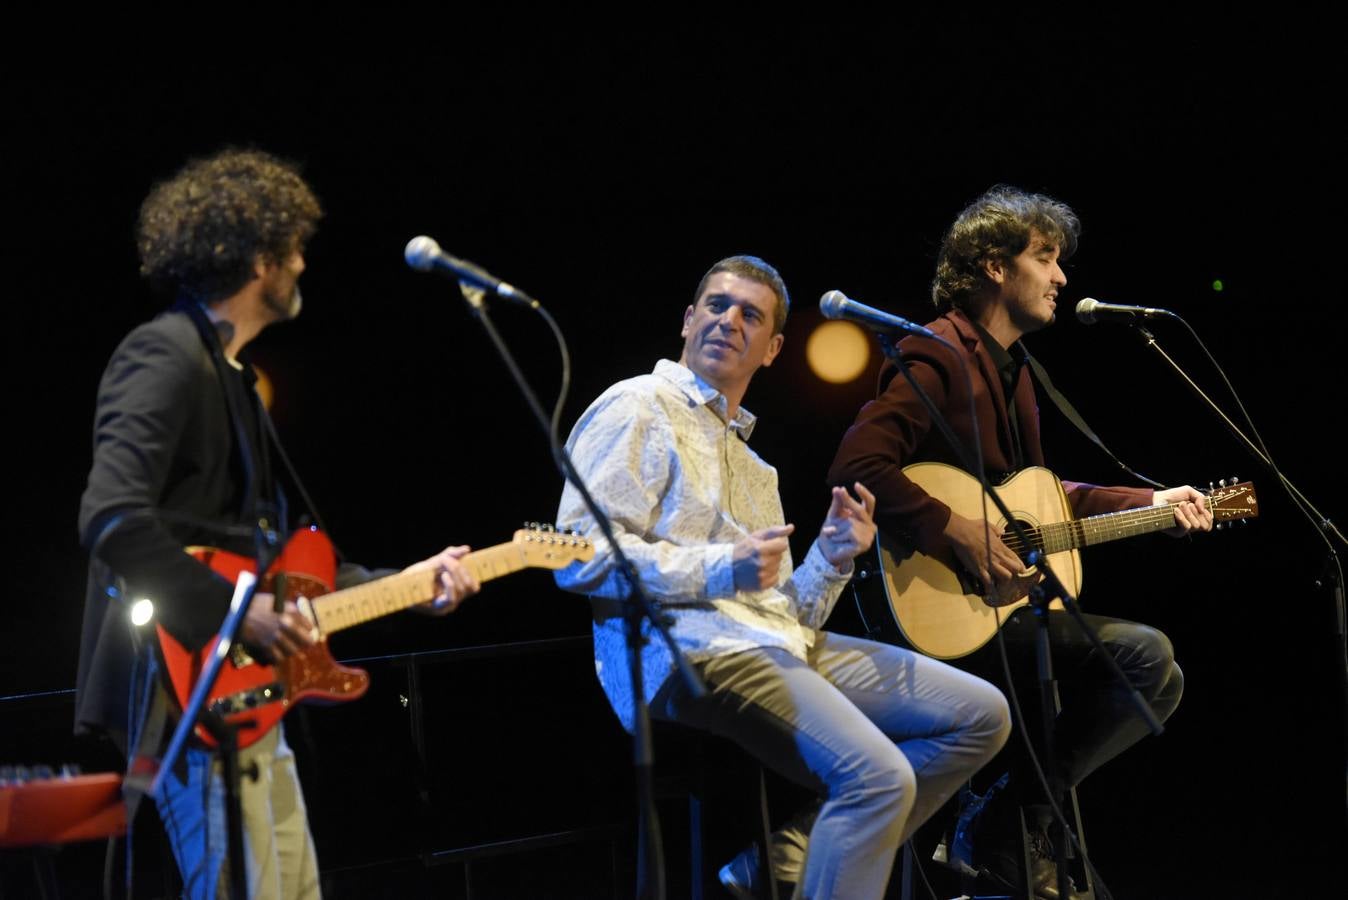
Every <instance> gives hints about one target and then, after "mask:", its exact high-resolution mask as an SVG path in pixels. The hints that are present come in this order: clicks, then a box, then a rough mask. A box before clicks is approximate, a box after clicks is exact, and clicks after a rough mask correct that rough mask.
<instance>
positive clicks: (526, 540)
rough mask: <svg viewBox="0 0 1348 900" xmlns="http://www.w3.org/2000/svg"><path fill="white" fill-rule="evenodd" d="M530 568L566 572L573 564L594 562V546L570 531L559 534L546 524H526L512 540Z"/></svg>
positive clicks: (559, 532)
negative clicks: (563, 570)
mask: <svg viewBox="0 0 1348 900" xmlns="http://www.w3.org/2000/svg"><path fill="white" fill-rule="evenodd" d="M511 542H512V543H513V544H514V545H515V546H516V547H517V548H519V550H520V552H521V553H523V554H524V558H525V559H526V560H527V561H528V563H529V565H531V566H537V567H540V568H544V569H565V568H566V567H567V566H569V565H571V564H572V563H573V562H588V561H589V560H591V559H594V544H592V543H591V542H590V541H589V540H588V539H587V538H584V537H581V536H580V535H579V534H576V533H574V532H569V531H558V530H557V529H556V528H554V527H553V526H552V525H550V524H548V523H546V522H525V523H524V527H523V528H521V529H520V530H519V531H516V532H515V536H514V538H513V539H512V541H511Z"/></svg>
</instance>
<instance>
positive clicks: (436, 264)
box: [403, 234, 538, 307]
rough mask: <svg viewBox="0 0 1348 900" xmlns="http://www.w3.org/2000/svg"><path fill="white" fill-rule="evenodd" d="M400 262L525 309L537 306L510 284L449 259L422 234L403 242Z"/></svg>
mask: <svg viewBox="0 0 1348 900" xmlns="http://www.w3.org/2000/svg"><path fill="white" fill-rule="evenodd" d="M403 258H404V259H406V260H407V264H408V265H409V266H411V267H412V268H413V269H416V270H417V271H418V272H434V271H436V270H439V271H441V272H445V273H447V274H449V275H451V276H453V277H454V278H456V279H458V280H459V281H460V282H462V283H463V284H466V285H468V286H469V287H475V288H480V289H482V290H484V291H486V292H488V293H490V294H495V295H496V296H498V297H504V298H505V299H506V300H514V301H515V302H517V303H523V304H525V305H527V306H535V307H536V306H538V301H537V300H535V299H534V298H533V297H530V296H529V295H528V294H526V293H524V291H521V290H520V289H519V288H517V287H515V286H514V285H513V284H508V283H506V282H504V281H502V280H501V279H499V278H497V277H496V276H495V275H493V274H491V273H490V272H488V271H487V270H486V269H483V268H482V267H481V266H476V265H473V264H472V263H470V262H469V261H468V260H466V259H459V258H458V257H456V256H450V255H449V254H448V253H446V252H445V251H444V250H441V249H440V245H439V244H438V243H437V242H436V240H435V238H433V237H427V236H426V235H424V234H422V235H418V236H417V237H414V238H412V240H410V241H408V242H407V249H406V250H404V251H403Z"/></svg>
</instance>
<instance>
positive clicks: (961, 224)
mask: <svg viewBox="0 0 1348 900" xmlns="http://www.w3.org/2000/svg"><path fill="white" fill-rule="evenodd" d="M1036 232H1037V233H1038V234H1040V235H1042V236H1043V237H1044V238H1045V239H1047V240H1048V241H1050V242H1052V243H1054V244H1056V245H1057V247H1058V253H1059V259H1064V260H1065V259H1067V258H1068V257H1069V256H1071V255H1072V254H1073V253H1074V252H1076V249H1077V238H1078V236H1079V235H1080V234H1081V221H1080V220H1079V219H1078V218H1077V214H1076V213H1074V212H1072V208H1071V207H1069V206H1068V205H1067V204H1066V203H1061V202H1059V201H1057V200H1054V199H1053V198H1052V197H1046V196H1044V195H1043V194H1028V193H1026V192H1024V191H1022V190H1019V189H1017V188H1013V187H1009V186H1007V185H1004V184H999V185H997V186H995V187H993V188H991V189H990V190H988V192H987V193H985V194H984V195H983V196H981V197H979V198H978V199H977V200H975V201H974V202H973V203H970V204H969V205H968V206H966V207H965V208H964V210H963V211H962V212H961V213H960V214H959V215H958V216H956V217H955V222H954V224H952V225H951V226H950V230H949V231H947V232H946V234H945V239H944V240H942V241H941V252H940V254H939V255H938V256H937V258H936V277H935V278H934V279H932V283H931V299H932V302H933V303H935V304H936V306H937V308H938V309H945V308H947V307H951V306H953V307H955V308H957V309H967V304H968V302H969V300H970V299H972V298H974V297H976V296H977V295H978V293H979V292H980V291H981V290H982V289H983V288H984V287H985V286H986V285H987V283H988V277H987V274H986V273H985V272H984V271H983V263H984V262H986V261H988V260H990V259H999V260H1001V261H1002V262H1003V263H1007V264H1009V263H1010V262H1011V260H1012V259H1014V258H1015V257H1016V256H1018V255H1019V254H1020V253H1022V252H1023V251H1024V250H1025V248H1026V247H1028V246H1030V239H1031V237H1032V236H1033V235H1034V233H1036Z"/></svg>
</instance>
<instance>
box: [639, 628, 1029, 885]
mask: <svg viewBox="0 0 1348 900" xmlns="http://www.w3.org/2000/svg"><path fill="white" fill-rule="evenodd" d="M699 668H700V670H701V672H702V675H703V677H704V678H705V679H706V681H707V687H708V693H707V696H706V697H704V698H703V699H702V700H693V699H692V698H691V697H690V696H689V695H688V693H687V691H686V690H685V689H684V687H683V684H682V682H681V681H680V680H679V679H678V677H677V676H675V677H672V678H670V680H669V681H668V682H667V683H666V684H665V686H664V687H663V688H662V689H661V691H660V693H659V694H658V695H657V697H656V699H655V703H654V704H653V705H652V709H651V713H652V714H653V715H655V716H657V717H660V718H665V719H669V720H671V721H675V722H679V723H681V724H684V725H689V726H692V727H695V728H700V729H703V730H706V731H709V732H712V733H714V734H718V735H721V736H723V737H727V738H729V739H731V740H733V741H735V742H736V743H738V744H739V745H740V746H742V747H743V748H744V749H746V750H747V751H748V752H749V753H751V754H752V755H754V756H755V757H757V758H758V759H760V760H762V761H763V763H765V764H766V765H768V766H770V767H772V768H773V769H774V770H776V771H777V772H779V773H781V774H782V775H784V776H785V777H787V778H789V779H791V780H792V781H795V782H796V783H798V784H801V785H804V786H806V787H808V788H810V789H812V790H814V791H816V792H817V793H818V794H819V795H820V797H821V802H820V804H819V805H817V806H814V807H812V808H810V809H807V810H805V811H803V812H802V813H801V814H800V815H798V816H796V817H795V818H793V819H792V820H791V822H790V823H788V824H787V825H786V826H785V827H783V828H782V829H780V830H779V831H777V832H776V833H775V834H774V835H773V847H772V861H773V870H774V875H775V876H776V877H777V878H779V879H781V880H785V881H795V882H796V883H797V886H796V893H795V896H796V897H801V898H812V900H823V898H829V897H837V898H846V900H865V898H869V897H881V896H883V894H884V891H885V886H886V884H887V883H888V882H889V876H890V871H891V869H892V868H893V865H894V857H895V854H896V852H897V850H898V848H899V847H900V845H902V843H903V842H904V841H906V840H907V839H908V838H909V836H910V835H912V833H913V832H914V831H915V830H917V828H918V826H920V825H921V824H922V823H923V822H925V821H926V820H927V818H928V817H930V816H931V815H932V814H933V813H934V812H936V810H938V809H939V808H940V807H941V806H942V804H944V803H945V802H946V800H948V799H949V798H950V797H951V796H952V795H953V794H954V793H955V791H956V790H958V789H959V787H960V785H962V784H963V783H964V782H965V781H967V780H968V778H969V776H970V775H972V774H973V773H974V772H976V771H977V770H978V769H979V768H981V767H982V766H983V765H984V764H985V763H987V762H988V760H990V759H991V758H992V757H993V756H994V755H995V754H996V753H997V751H998V750H999V749H1001V747H1002V745H1003V744H1005V743H1006V739H1007V736H1008V735H1009V734H1010V731H1011V719H1010V713H1009V712H1008V709H1007V704H1006V699H1005V698H1004V697H1003V696H1002V694H1001V692H1000V691H999V690H997V688H995V687H993V686H992V685H991V684H989V683H988V682H986V681H984V680H982V679H981V678H977V677H975V676H973V675H970V674H968V673H966V672H961V671H959V670H958V669H955V668H953V667H951V666H948V665H946V664H945V663H941V662H938V661H936V660H933V659H929V658H927V657H925V656H922V655H920V654H917V653H913V652H911V651H909V650H905V649H903V648H901V647H895V646H892V645H890V644H881V643H875V642H872V641H866V640H862V639H859V638H852V637H845V636H842V635H836V634H829V633H827V632H820V633H818V635H817V640H816V642H815V646H814V647H813V649H812V650H811V651H810V653H809V654H808V659H807V660H805V661H801V660H799V659H796V658H795V657H793V656H792V655H791V654H789V653H787V652H786V651H784V650H779V649H775V648H759V649H756V650H749V651H745V652H742V653H733V654H729V655H726V656H721V657H716V658H713V659H711V660H709V661H706V662H703V663H701V664H700V665H699Z"/></svg>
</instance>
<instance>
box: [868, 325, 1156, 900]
mask: <svg viewBox="0 0 1348 900" xmlns="http://www.w3.org/2000/svg"><path fill="white" fill-rule="evenodd" d="M878 337H879V340H880V348H881V352H883V353H884V354H885V356H886V357H887V358H888V359H889V360H890V361H891V362H892V363H894V365H895V367H896V368H897V369H898V370H899V372H900V373H902V375H903V377H904V379H905V380H906V381H907V382H908V385H909V386H910V387H911V388H912V389H913V391H914V393H916V394H917V396H918V399H920V400H921V401H922V405H923V406H924V407H926V410H927V413H928V414H929V415H930V416H931V419H932V422H934V423H935V424H936V427H937V428H938V429H939V430H940V432H941V434H942V436H943V437H944V438H945V439H946V441H947V442H948V443H949V444H950V446H951V448H952V449H953V450H954V451H955V452H956V453H957V454H958V455H959V456H960V459H961V461H962V462H963V463H964V468H965V471H967V472H970V473H971V474H973V475H974V477H975V478H977V479H978V482H979V484H981V485H982V487H983V492H984V494H986V495H987V497H988V498H989V499H990V500H992V503H993V505H994V506H996V507H997V511H998V512H1000V513H1001V514H1002V517H1003V519H1005V521H1006V526H1007V527H1008V528H1010V529H1011V531H1012V532H1014V533H1015V535H1016V537H1017V538H1018V539H1019V540H1020V543H1021V546H1022V547H1031V546H1033V544H1031V542H1030V540H1029V536H1028V535H1027V534H1026V533H1025V530H1024V528H1023V526H1022V525H1021V523H1020V521H1019V520H1017V519H1016V517H1015V516H1014V515H1013V514H1012V513H1011V510H1010V509H1009V508H1008V507H1007V505H1006V503H1005V502H1004V501H1003V500H1002V498H1001V495H1000V494H998V493H997V490H996V488H994V487H993V486H992V484H991V483H990V482H989V481H988V480H987V476H986V475H984V474H983V465H982V455H981V448H979V455H978V456H977V457H975V456H974V455H973V453H972V452H971V451H970V449H969V448H968V447H966V446H965V445H964V443H963V441H961V440H960V439H959V436H958V435H956V434H955V432H954V429H952V428H951V427H950V423H949V422H948V421H947V420H946V418H945V416H943V415H942V414H941V411H940V410H938V409H937V408H936V404H935V403H934V402H932V399H931V397H929V396H928V395H927V392H926V391H924V390H923V389H922V386H921V385H920V384H918V383H917V379H916V378H914V377H913V375H912V372H910V371H909V369H908V366H907V364H906V363H904V361H903V357H902V354H901V353H900V351H899V347H898V343H897V342H896V341H894V340H893V339H892V335H890V334H880V335H878ZM936 340H941V339H940V338H939V337H938V338H936ZM941 342H942V343H945V341H941ZM946 346H949V344H946ZM951 349H953V348H951ZM965 378H966V379H967V378H969V374H968V371H967V367H966V371H965ZM1025 562H1026V564H1027V565H1032V566H1036V567H1038V569H1039V571H1040V572H1041V573H1042V575H1043V578H1042V579H1041V581H1040V582H1039V583H1037V584H1036V585H1035V586H1034V587H1033V588H1031V589H1030V599H1031V608H1032V609H1033V611H1034V615H1035V620H1036V622H1037V626H1038V627H1037V628H1036V632H1035V635H1036V636H1035V662H1036V669H1037V673H1038V683H1039V701H1040V705H1041V715H1042V718H1043V729H1044V751H1043V756H1044V758H1045V762H1046V763H1047V767H1046V768H1047V770H1048V774H1047V775H1046V774H1045V767H1041V765H1040V763H1039V761H1038V759H1037V758H1036V754H1035V752H1034V750H1033V748H1032V747H1030V746H1029V743H1028V741H1029V738H1028V736H1026V748H1027V750H1029V754H1030V759H1031V762H1033V763H1034V768H1035V773H1036V775H1038V777H1039V780H1040V782H1041V784H1042V786H1043V788H1044V793H1045V795H1046V796H1047V798H1048V802H1049V806H1050V807H1051V808H1052V810H1053V814H1054V817H1055V819H1056V821H1057V825H1058V828H1059V829H1060V830H1061V833H1062V835H1063V836H1064V837H1065V838H1067V840H1060V841H1058V842H1057V843H1056V845H1055V848H1054V850H1055V855H1056V860H1055V861H1056V863H1057V867H1058V896H1060V897H1068V896H1071V895H1070V894H1069V893H1068V883H1067V879H1068V873H1067V866H1066V861H1067V845H1068V842H1069V841H1070V842H1071V843H1073V844H1078V841H1077V839H1076V836H1075V835H1073V834H1072V830H1071V828H1070V827H1069V826H1068V824H1067V818H1066V816H1065V815H1064V814H1063V811H1062V809H1063V807H1062V798H1063V795H1064V791H1063V790H1062V789H1060V786H1061V785H1062V778H1061V773H1059V772H1058V770H1057V760H1056V758H1055V754H1054V752H1053V722H1054V720H1055V719H1056V718H1057V713H1058V710H1057V703H1056V702H1055V697H1054V691H1053V660H1052V653H1051V641H1050V637H1049V632H1048V612H1049V609H1048V607H1049V603H1051V602H1052V601H1053V599H1055V598H1057V599H1060V600H1062V602H1063V607H1064V608H1065V609H1066V610H1067V611H1068V613H1069V614H1070V615H1071V616H1072V621H1073V622H1075V623H1076V625H1077V627H1078V628H1079V629H1080V630H1081V632H1082V633H1083V634H1085V635H1086V637H1087V638H1088V639H1089V640H1090V642H1091V643H1092V644H1093V645H1094V646H1095V648H1096V650H1097V651H1099V653H1100V656H1101V657H1102V658H1103V659H1105V660H1106V664H1107V665H1108V666H1109V668H1110V672H1111V673H1112V675H1113V677H1114V679H1115V680H1116V681H1118V682H1119V683H1120V684H1121V685H1123V686H1124V687H1125V688H1126V690H1127V692H1128V696H1129V698H1130V700H1131V702H1132V704H1133V707H1134V709H1135V710H1136V712H1137V714H1138V716H1140V717H1141V718H1142V720H1143V721H1144V722H1146V723H1147V727H1148V728H1149V729H1151V732H1152V734H1156V735H1159V734H1161V732H1162V731H1164V730H1165V729H1164V726H1162V724H1161V722H1160V721H1159V720H1158V719H1157V718H1156V714H1155V713H1154V712H1152V709H1151V707H1150V706H1149V705H1148V704H1147V701H1146V700H1145V699H1144V698H1143V697H1142V694H1141V693H1140V692H1139V691H1138V690H1137V689H1136V688H1135V687H1133V685H1132V683H1131V682H1130V681H1129V680H1128V677H1127V676H1126V675H1125V674H1124V672H1123V669H1121V668H1120V667H1119V663H1118V660H1116V659H1114V656H1113V654H1111V653H1109V652H1108V651H1107V650H1106V649H1105V646H1104V644H1103V643H1102V642H1101V640H1100V636H1099V635H1098V634H1096V633H1095V630H1094V629H1092V628H1091V627H1090V625H1089V624H1088V623H1087V622H1086V620H1085V619H1084V618H1082V616H1081V611H1080V609H1079V608H1078V607H1077V603H1076V598H1075V597H1073V596H1072V595H1071V594H1070V593H1069V592H1068V591H1067V589H1066V588H1065V587H1064V586H1063V584H1062V582H1061V581H1060V580H1059V579H1058V576H1057V575H1056V574H1055V573H1054V572H1053V569H1052V568H1051V567H1050V566H1049V564H1048V559H1047V558H1046V556H1045V554H1044V552H1043V551H1042V550H1041V549H1038V548H1036V549H1034V550H1032V551H1031V552H1030V553H1029V554H1028V556H1027V557H1026V560H1025ZM998 639H999V640H1000V639H1001V632H1000V629H999V630H998ZM1007 687H1008V689H1009V690H1010V691H1011V694H1012V696H1013V697H1014V696H1015V688H1014V686H1012V685H1011V684H1010V682H1009V681H1008V683H1007ZM1017 713H1019V704H1018V703H1017ZM1020 718H1021V722H1022V724H1023V723H1024V717H1023V716H1021V717H1020ZM1078 849H1080V846H1079V844H1078ZM1082 858H1083V859H1084V860H1085V861H1086V865H1087V866H1088V867H1090V861H1089V859H1088V858H1087V857H1086V855H1085V853H1084V852H1082ZM1029 871H1030V870H1029V866H1028V864H1026V866H1025V873H1026V880H1027V887H1028V880H1029Z"/></svg>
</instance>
